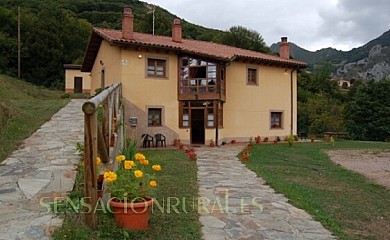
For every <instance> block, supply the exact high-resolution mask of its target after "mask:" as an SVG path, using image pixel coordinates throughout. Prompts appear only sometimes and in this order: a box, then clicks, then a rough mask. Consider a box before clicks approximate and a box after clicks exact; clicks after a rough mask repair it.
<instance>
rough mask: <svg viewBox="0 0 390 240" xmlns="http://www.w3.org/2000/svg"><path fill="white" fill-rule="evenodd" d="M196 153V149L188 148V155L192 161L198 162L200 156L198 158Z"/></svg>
mask: <svg viewBox="0 0 390 240" xmlns="http://www.w3.org/2000/svg"><path fill="white" fill-rule="evenodd" d="M195 151H196V149H195V148H192V147H188V149H186V154H187V156H188V157H189V158H190V160H193V161H196V160H198V156H197V154H196V152H195Z"/></svg>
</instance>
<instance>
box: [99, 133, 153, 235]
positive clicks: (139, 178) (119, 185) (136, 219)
mask: <svg viewBox="0 0 390 240" xmlns="http://www.w3.org/2000/svg"><path fill="white" fill-rule="evenodd" d="M121 152H122V154H121V155H119V156H117V157H116V158H115V159H116V162H117V166H118V167H117V169H116V171H107V172H105V173H104V181H105V182H106V190H107V191H108V192H109V193H110V194H111V198H110V200H109V201H108V202H109V204H110V206H111V208H112V209H111V210H112V212H113V213H114V220H115V222H116V223H117V224H118V225H119V226H120V227H121V228H126V229H130V230H143V231H144V230H146V229H147V227H148V220H149V215H150V212H151V207H152V205H153V199H152V197H151V194H152V192H153V189H154V188H155V187H156V186H157V182H156V176H155V175H156V173H157V172H159V171H160V170H161V166H160V165H152V164H150V163H149V160H147V159H146V157H145V155H143V154H141V153H137V143H136V140H135V139H130V141H127V142H126V144H125V147H124V148H123V149H122V151H121Z"/></svg>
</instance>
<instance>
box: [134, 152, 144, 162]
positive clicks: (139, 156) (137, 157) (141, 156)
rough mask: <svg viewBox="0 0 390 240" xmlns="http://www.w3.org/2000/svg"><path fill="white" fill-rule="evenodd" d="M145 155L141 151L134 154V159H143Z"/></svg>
mask: <svg viewBox="0 0 390 240" xmlns="http://www.w3.org/2000/svg"><path fill="white" fill-rule="evenodd" d="M145 159H146V158H145V155H143V154H142V153H136V154H135V160H137V161H141V160H145Z"/></svg>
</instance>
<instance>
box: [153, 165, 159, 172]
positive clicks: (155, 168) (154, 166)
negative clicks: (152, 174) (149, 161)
mask: <svg viewBox="0 0 390 240" xmlns="http://www.w3.org/2000/svg"><path fill="white" fill-rule="evenodd" d="M152 169H153V170H154V171H156V172H158V171H161V166H160V165H153V166H152Z"/></svg>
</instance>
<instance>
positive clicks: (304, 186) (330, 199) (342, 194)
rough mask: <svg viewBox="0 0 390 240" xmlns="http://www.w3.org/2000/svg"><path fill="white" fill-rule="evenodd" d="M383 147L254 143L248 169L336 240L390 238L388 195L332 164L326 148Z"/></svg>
mask: <svg viewBox="0 0 390 240" xmlns="http://www.w3.org/2000/svg"><path fill="white" fill-rule="evenodd" d="M368 148H375V149H382V150H383V151H388V149H389V148H390V144H389V143H370V142H354V141H337V142H336V144H335V146H332V145H331V144H330V143H314V144H313V143H295V144H294V145H293V146H292V147H289V146H288V144H260V145H255V146H254V147H253V150H252V152H251V160H250V162H249V163H247V166H248V168H250V169H251V170H253V171H254V172H256V173H257V174H258V175H259V176H262V177H263V178H264V179H265V180H266V182H267V184H269V185H270V186H271V187H273V188H274V189H275V190H276V191H277V192H280V193H283V194H284V195H285V196H287V197H288V198H289V199H290V202H291V203H292V204H293V205H295V206H297V207H298V208H301V209H304V210H306V211H307V212H308V213H309V214H311V215H312V216H313V217H314V218H315V219H316V220H318V221H320V222H321V223H322V224H323V225H324V226H325V227H326V228H328V229H329V230H331V231H332V232H333V233H334V234H335V235H336V236H338V237H339V238H340V239H390V233H389V231H388V229H390V191H389V190H387V189H385V188H384V187H382V186H379V185H376V184H373V183H371V182H369V181H367V179H366V178H365V177H363V176H362V175H360V174H358V173H354V172H352V171H349V170H346V169H345V168H342V167H340V166H339V165H337V164H334V163H333V162H332V161H331V160H330V159H329V157H328V156H327V155H326V154H325V153H324V150H326V149H368Z"/></svg>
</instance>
